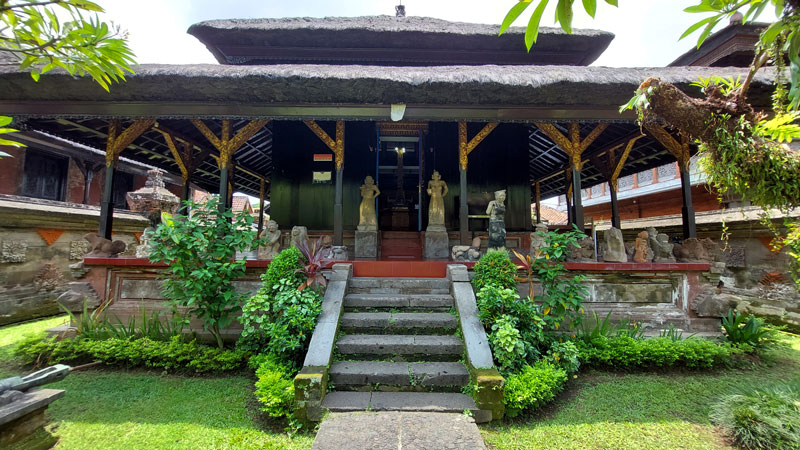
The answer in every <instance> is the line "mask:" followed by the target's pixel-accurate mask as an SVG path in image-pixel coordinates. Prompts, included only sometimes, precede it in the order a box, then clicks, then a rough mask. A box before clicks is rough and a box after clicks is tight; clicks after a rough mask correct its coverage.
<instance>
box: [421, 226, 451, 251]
mask: <svg viewBox="0 0 800 450" xmlns="http://www.w3.org/2000/svg"><path fill="white" fill-rule="evenodd" d="M431 228H433V227H428V231H426V232H425V258H428V259H448V258H450V240H449V239H448V237H447V231H444V230H436V229H434V230H431Z"/></svg>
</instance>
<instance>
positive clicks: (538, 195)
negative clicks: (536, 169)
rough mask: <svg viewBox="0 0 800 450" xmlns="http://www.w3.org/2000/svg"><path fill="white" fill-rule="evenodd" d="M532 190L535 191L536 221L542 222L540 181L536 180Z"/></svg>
mask: <svg viewBox="0 0 800 450" xmlns="http://www.w3.org/2000/svg"><path fill="white" fill-rule="evenodd" d="M534 190H535V192H536V194H535V195H536V197H535V199H536V223H542V206H541V205H542V183H541V182H539V181H537V182H536V184H535V186H534Z"/></svg>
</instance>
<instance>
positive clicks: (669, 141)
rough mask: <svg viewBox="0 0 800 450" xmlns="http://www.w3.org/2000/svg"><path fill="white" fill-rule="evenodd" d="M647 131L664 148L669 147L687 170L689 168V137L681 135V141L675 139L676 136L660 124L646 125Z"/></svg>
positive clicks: (669, 150) (671, 152)
mask: <svg viewBox="0 0 800 450" xmlns="http://www.w3.org/2000/svg"><path fill="white" fill-rule="evenodd" d="M645 128H646V129H647V131H648V132H649V133H650V134H651V135H652V136H653V137H654V138H656V140H657V141H658V142H660V143H661V145H663V146H664V148H666V149H667V151H668V152H670V154H672V156H674V157H675V159H677V160H678V163H679V164H680V165H681V167H682V168H683V169H685V170H689V159H690V158H691V149H690V147H689V139H688V138H687V137H686V136H684V135H681V142H678V141H677V140H675V138H674V137H672V135H671V134H670V133H669V131H667V130H666V129H665V128H664V127H662V126H658V125H645Z"/></svg>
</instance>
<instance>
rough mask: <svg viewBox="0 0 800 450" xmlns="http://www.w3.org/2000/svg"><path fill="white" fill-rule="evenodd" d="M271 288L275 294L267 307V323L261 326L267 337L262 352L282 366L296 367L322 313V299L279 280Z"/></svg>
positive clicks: (312, 291)
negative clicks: (270, 315)
mask: <svg viewBox="0 0 800 450" xmlns="http://www.w3.org/2000/svg"><path fill="white" fill-rule="evenodd" d="M273 289H274V290H276V294H275V297H274V300H273V301H272V303H271V304H270V305H269V307H270V311H272V317H271V320H269V321H268V322H266V323H262V324H261V329H262V332H263V333H264V334H266V335H267V336H269V340H268V342H267V345H266V350H267V351H268V352H269V353H271V354H273V355H275V356H276V357H277V358H279V360H280V361H281V362H283V363H284V364H287V365H290V366H293V367H298V366H300V365H302V359H303V358H304V356H305V351H306V349H307V348H308V341H309V339H311V335H312V334H313V332H314V327H315V326H316V324H317V316H318V315H319V313H320V312H321V311H322V296H321V295H320V293H319V292H317V291H315V290H313V289H305V290H303V291H298V290H297V288H296V287H295V286H293V285H292V284H290V283H289V282H286V281H280V282H279V283H278V285H276V286H273Z"/></svg>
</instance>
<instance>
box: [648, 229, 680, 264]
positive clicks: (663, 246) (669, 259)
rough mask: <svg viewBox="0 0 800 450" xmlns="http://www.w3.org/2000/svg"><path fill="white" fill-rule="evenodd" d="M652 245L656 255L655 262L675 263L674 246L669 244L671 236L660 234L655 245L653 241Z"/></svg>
mask: <svg viewBox="0 0 800 450" xmlns="http://www.w3.org/2000/svg"><path fill="white" fill-rule="evenodd" d="M650 245H653V253H654V254H655V257H654V258H653V261H655V262H658V263H673V262H675V255H673V254H672V247H673V245H674V244H671V243H670V242H669V236H667V235H666V234H664V233H658V235H657V236H656V239H655V245H654V244H653V242H652V241H651V243H650Z"/></svg>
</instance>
